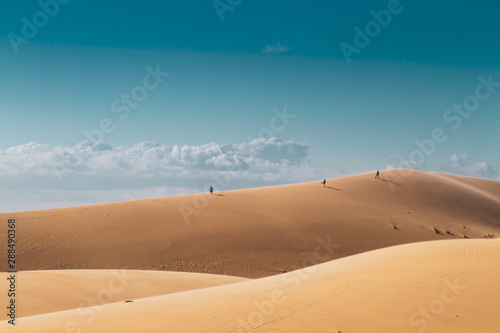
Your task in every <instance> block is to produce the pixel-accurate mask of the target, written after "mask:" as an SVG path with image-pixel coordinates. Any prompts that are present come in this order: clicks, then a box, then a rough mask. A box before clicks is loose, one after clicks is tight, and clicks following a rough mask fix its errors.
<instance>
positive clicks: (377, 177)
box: [375, 170, 380, 179]
mask: <svg viewBox="0 0 500 333" xmlns="http://www.w3.org/2000/svg"><path fill="white" fill-rule="evenodd" d="M379 178H380V172H379V171H378V170H377V174H376V175H375V179H379Z"/></svg>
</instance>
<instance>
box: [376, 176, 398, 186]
mask: <svg viewBox="0 0 500 333" xmlns="http://www.w3.org/2000/svg"><path fill="white" fill-rule="evenodd" d="M380 180H383V181H384V182H388V183H391V184H394V185H398V186H401V184H399V183H395V182H393V181H391V180H387V179H382V178H380Z"/></svg>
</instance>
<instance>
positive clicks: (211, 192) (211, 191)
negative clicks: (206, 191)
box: [210, 186, 214, 194]
mask: <svg viewBox="0 0 500 333" xmlns="http://www.w3.org/2000/svg"><path fill="white" fill-rule="evenodd" d="M210 194H214V188H213V187H212V186H210Z"/></svg>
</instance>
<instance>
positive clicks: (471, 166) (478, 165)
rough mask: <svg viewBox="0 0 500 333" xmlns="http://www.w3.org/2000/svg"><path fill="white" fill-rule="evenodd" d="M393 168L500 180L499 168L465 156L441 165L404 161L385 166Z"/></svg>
mask: <svg viewBox="0 0 500 333" xmlns="http://www.w3.org/2000/svg"><path fill="white" fill-rule="evenodd" d="M391 158H394V159H397V160H402V157H401V155H399V154H394V155H392V156H391ZM394 168H411V169H415V170H420V171H427V172H443V173H451V174H455V175H461V176H468V177H476V178H486V179H492V180H500V167H498V166H492V165H489V164H488V163H486V162H484V161H481V162H475V161H473V160H472V159H471V158H470V157H469V156H468V155H467V154H453V155H451V156H450V157H448V158H446V159H445V160H444V161H442V162H441V163H433V162H425V163H420V165H417V164H416V163H414V162H410V161H405V162H403V163H398V165H393V164H391V165H388V166H387V169H388V170H390V169H394Z"/></svg>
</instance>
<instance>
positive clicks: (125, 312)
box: [0, 239, 500, 333]
mask: <svg viewBox="0 0 500 333" xmlns="http://www.w3.org/2000/svg"><path fill="white" fill-rule="evenodd" d="M499 259H500V240H496V239H495V240H485V239H483V240H445V241H438V242H422V243H415V244H407V245H400V246H396V247H391V248H385V249H380V250H375V251H371V252H368V253H363V254H359V255H355V256H351V257H347V258H342V259H338V260H335V261H331V262H328V263H324V264H320V265H317V266H313V267H308V268H304V269H302V270H299V271H295V272H290V273H286V274H282V275H277V276H272V277H267V278H262V279H258V280H251V281H245V282H241V283H236V284H230V285H225V286H219V287H213V288H208V289H201V290H194V291H187V292H182V293H177V294H170V295H165V296H158V297H151V298H146V299H140V300H137V301H135V302H133V303H123V302H122V303H114V304H108V305H106V306H104V307H103V309H102V310H101V311H98V312H96V313H95V315H94V316H93V317H91V318H89V317H88V316H86V315H85V314H86V312H84V311H83V310H71V311H65V312H58V313H52V314H46V315H40V316H33V317H27V318H21V319H20V320H19V322H18V326H17V327H16V328H12V327H8V325H7V324H6V323H5V322H2V323H0V328H1V329H2V332H3V331H4V330H5V332H11V331H12V332H14V331H15V332H63V331H65V329H66V332H72V331H75V332H76V331H77V330H78V331H79V332H274V331H276V332H401V333H403V332H422V331H425V330H426V331H428V332H496V331H497V329H498V327H499V325H500V307H499V306H498V305H499V304H498V300H499V299H500V288H499V287H500V266H499V265H498V264H497V263H498V262H499ZM87 310H88V309H87ZM78 311H80V312H78ZM87 319H92V320H88V321H89V322H86V321H87ZM73 328H74V329H75V330H72V329H73ZM68 329H71V330H69V331H68Z"/></svg>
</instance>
